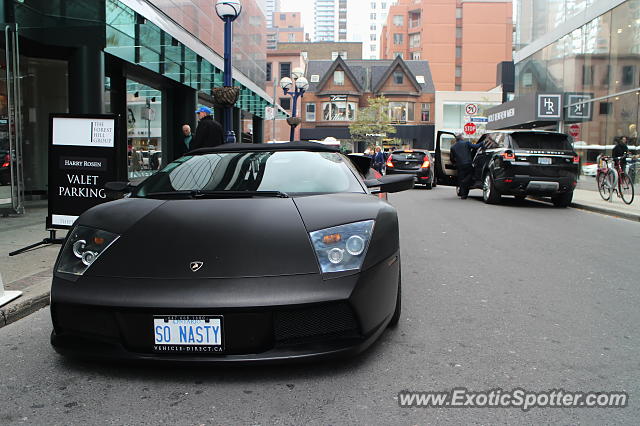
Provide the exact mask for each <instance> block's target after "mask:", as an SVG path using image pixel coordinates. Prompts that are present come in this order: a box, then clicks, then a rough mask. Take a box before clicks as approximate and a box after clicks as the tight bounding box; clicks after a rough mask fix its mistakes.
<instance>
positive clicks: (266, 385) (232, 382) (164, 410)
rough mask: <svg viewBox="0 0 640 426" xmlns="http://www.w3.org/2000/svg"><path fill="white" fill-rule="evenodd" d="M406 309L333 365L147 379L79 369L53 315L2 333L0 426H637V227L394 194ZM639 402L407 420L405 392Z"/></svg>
mask: <svg viewBox="0 0 640 426" xmlns="http://www.w3.org/2000/svg"><path fill="white" fill-rule="evenodd" d="M391 201H392V203H393V204H395V205H396V206H397V207H398V209H399V212H400V221H401V232H402V235H401V244H402V262H403V264H402V266H403V290H404V298H403V304H404V310H403V317H402V319H401V323H400V326H399V328H398V329H397V330H389V331H387V332H386V333H385V334H384V335H383V336H382V338H381V339H380V341H379V342H378V343H377V344H376V345H375V346H373V347H372V348H371V349H370V350H369V351H368V352H366V353H365V354H363V355H362V356H359V357H356V358H354V359H350V360H345V361H342V362H339V363H322V364H310V365H302V366H293V367H292V366H280V367H268V368H267V367H260V368H246V367H244V368H238V367H234V368H168V367H166V368H149V367H130V366H121V365H113V364H99V363H90V362H77V361H70V360H66V359H63V358H61V357H60V356H58V355H57V354H56V353H55V352H54V351H53V350H52V349H51V347H50V346H49V342H48V337H49V332H50V323H49V317H48V315H49V312H48V310H46V309H44V310H41V311H39V312H37V313H36V314H33V315H32V316H30V317H28V318H25V319H23V320H20V321H18V322H17V323H14V324H11V325H9V326H7V327H5V328H2V329H0V424H48V425H52V424H97V423H100V424H162V423H167V424H180V425H181V424H188V425H199V424H292V425H293V424H295V425H299V424H307V423H308V424H384V425H392V424H474V423H478V424H505V423H507V424H518V423H526V424H543V423H561V424H598V425H600V424H637V422H638V418H640V408H639V407H640V355H639V353H640V333H639V332H638V327H637V325H638V324H640V309H638V307H639V306H640V290H639V289H638V287H639V283H640V279H639V277H640V274H639V273H638V266H637V265H638V264H637V259H638V250H639V247H640V224H637V223H634V222H630V221H625V220H621V219H615V218H611V217H608V216H601V215H599V214H595V213H589V212H583V211H580V210H575V209H555V208H553V207H551V206H550V205H547V204H543V203H538V202H534V201H523V202H516V201H515V200H513V199H507V200H506V201H505V203H504V205H501V206H488V205H485V204H483V203H482V201H481V199H480V193H479V191H472V194H471V198H469V199H468V200H464V201H463V200H459V199H457V198H456V197H455V196H454V192H453V191H452V189H451V188H443V187H438V188H436V189H434V190H432V191H427V190H413V191H409V192H406V193H401V194H394V195H392V196H391ZM454 387H467V388H470V389H473V390H475V391H480V390H489V389H493V388H505V389H513V388H516V387H520V388H524V389H527V390H531V391H543V390H548V389H555V388H563V389H565V390H574V391H583V392H586V391H616V390H625V391H627V392H629V394H630V400H629V404H628V406H627V407H626V408H615V409H614V408H609V409H602V408H575V409H560V408H546V409H541V408H533V409H531V410H530V411H528V412H523V411H521V410H519V409H517V408H508V409H505V408H502V409H498V408H491V409H487V408H485V409H480V408H473V409H469V408H464V409H461V408H448V409H445V408H439V409H435V408H399V406H398V402H397V396H398V392H399V391H401V390H424V391H427V390H450V389H452V388H454Z"/></svg>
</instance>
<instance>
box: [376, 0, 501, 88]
mask: <svg viewBox="0 0 640 426" xmlns="http://www.w3.org/2000/svg"><path fill="white" fill-rule="evenodd" d="M512 36H513V22H512V4H511V0H491V1H486V0H398V3H397V4H395V5H393V6H391V7H390V8H389V14H388V16H387V23H386V25H385V26H384V27H383V29H382V35H381V40H382V43H381V52H380V57H381V58H386V59H392V58H395V57H396V56H401V57H402V58H404V59H411V60H428V61H429V64H430V66H431V70H432V72H433V81H434V84H435V87H436V90H465V91H485V90H490V89H492V88H493V87H495V70H496V65H497V64H498V63H500V62H503V61H511V57H512Z"/></svg>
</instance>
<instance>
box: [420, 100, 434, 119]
mask: <svg viewBox="0 0 640 426" xmlns="http://www.w3.org/2000/svg"><path fill="white" fill-rule="evenodd" d="M420 121H431V104H428V103H427V104H424V103H423V104H422V106H421V107H420Z"/></svg>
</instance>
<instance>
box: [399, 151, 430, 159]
mask: <svg viewBox="0 0 640 426" xmlns="http://www.w3.org/2000/svg"><path fill="white" fill-rule="evenodd" d="M391 155H392V156H393V159H394V160H398V161H424V156H425V154H424V152H404V151H398V152H393V153H392V154H391Z"/></svg>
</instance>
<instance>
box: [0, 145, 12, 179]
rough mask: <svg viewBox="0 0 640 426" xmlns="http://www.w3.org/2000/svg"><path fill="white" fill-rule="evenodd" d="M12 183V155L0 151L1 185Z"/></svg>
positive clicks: (2, 150) (5, 151)
mask: <svg viewBox="0 0 640 426" xmlns="http://www.w3.org/2000/svg"><path fill="white" fill-rule="evenodd" d="M10 183H11V154H9V151H8V150H6V149H0V185H9V184H10Z"/></svg>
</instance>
